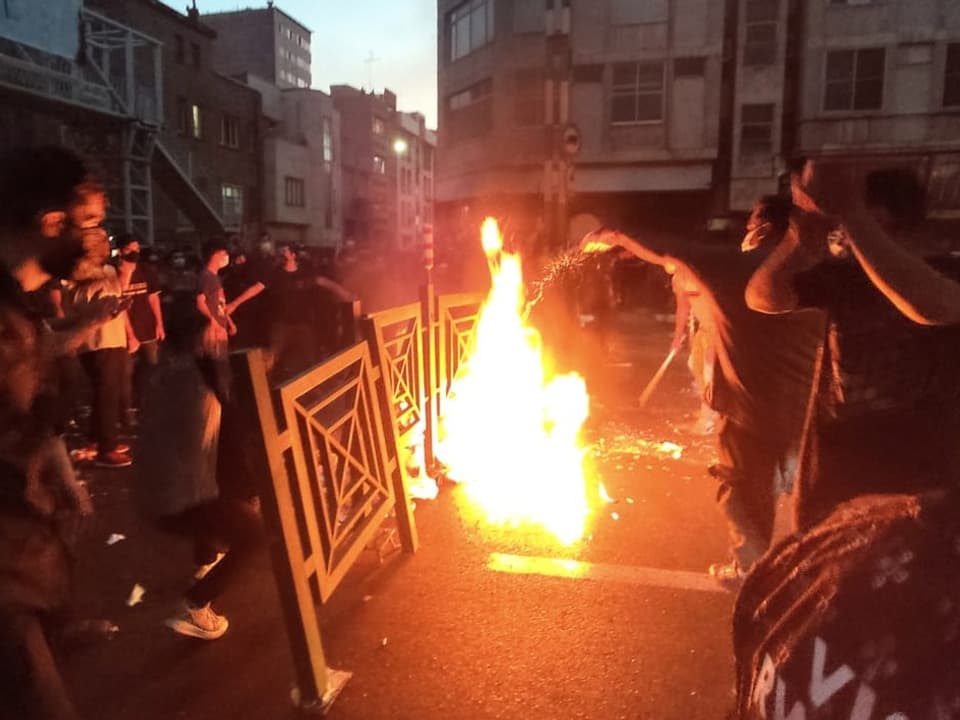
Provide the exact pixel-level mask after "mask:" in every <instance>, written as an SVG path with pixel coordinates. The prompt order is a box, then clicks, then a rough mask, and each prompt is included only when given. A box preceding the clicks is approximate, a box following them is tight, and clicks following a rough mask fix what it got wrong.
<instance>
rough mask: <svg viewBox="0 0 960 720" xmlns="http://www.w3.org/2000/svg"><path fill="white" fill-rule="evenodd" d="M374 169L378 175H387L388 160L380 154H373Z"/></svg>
mask: <svg viewBox="0 0 960 720" xmlns="http://www.w3.org/2000/svg"><path fill="white" fill-rule="evenodd" d="M373 171H374V172H375V173H376V174H377V175H386V174H387V161H386V160H384V159H383V158H382V157H380V156H379V155H374V156H373Z"/></svg>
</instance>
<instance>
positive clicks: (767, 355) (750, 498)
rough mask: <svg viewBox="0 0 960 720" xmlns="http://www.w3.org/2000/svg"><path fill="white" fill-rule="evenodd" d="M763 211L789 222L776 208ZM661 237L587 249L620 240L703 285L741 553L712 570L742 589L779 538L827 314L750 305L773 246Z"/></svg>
mask: <svg viewBox="0 0 960 720" xmlns="http://www.w3.org/2000/svg"><path fill="white" fill-rule="evenodd" d="M763 212H764V213H767V214H768V215H770V216H771V222H781V225H782V221H780V220H779V219H778V216H779V215H781V214H782V213H778V212H777V209H776V207H770V208H769V209H764V210H763ZM762 214H763V213H758V215H762ZM657 244H659V243H657V242H656V241H650V240H645V239H634V238H630V237H627V236H624V235H622V234H620V233H615V232H611V231H601V232H600V233H593V234H591V235H588V236H587V238H585V239H584V246H583V247H584V249H585V250H588V251H589V250H591V249H593V248H595V247H596V248H598V249H600V248H603V247H607V246H610V245H620V246H622V247H623V248H625V249H627V250H629V251H630V252H632V253H633V254H635V255H637V256H638V257H640V258H641V259H643V260H645V261H647V262H650V263H653V264H658V265H661V266H667V267H668V268H669V269H670V270H671V271H673V272H674V273H680V272H682V273H683V274H684V276H685V277H686V278H687V279H688V282H690V283H693V284H694V285H695V286H696V288H697V294H696V303H697V307H696V308H695V310H694V312H696V313H698V314H699V316H700V317H702V318H703V319H704V320H705V322H703V327H704V328H705V329H706V331H707V332H709V334H710V337H709V343H710V346H711V347H712V348H713V354H712V364H713V367H712V368H710V369H709V371H708V372H706V373H705V375H707V377H708V378H709V384H708V385H707V387H706V388H705V389H704V398H703V399H704V402H705V403H706V404H707V405H708V406H709V407H710V408H711V409H712V410H714V411H716V413H717V414H718V416H719V420H718V422H717V427H716V431H717V449H718V455H719V460H718V462H717V463H716V464H715V465H713V466H712V467H711V468H710V473H711V475H713V476H714V477H715V478H716V479H717V481H718V490H717V502H718V504H719V506H720V508H721V510H722V512H723V513H724V515H725V516H726V519H727V522H728V525H729V528H730V549H731V553H732V556H733V558H732V561H730V562H728V563H715V564H714V565H711V567H710V574H711V575H712V576H713V577H714V578H716V579H717V581H718V582H719V583H720V584H721V585H723V586H725V587H728V588H730V589H733V588H735V587H737V586H738V585H739V584H740V583H741V582H742V580H743V578H744V576H745V575H746V573H747V572H748V571H749V570H750V568H751V567H752V566H753V564H754V563H755V562H756V561H757V559H758V558H759V557H760V556H762V555H763V553H764V552H765V551H766V549H767V547H768V546H769V544H770V540H771V537H772V533H773V525H774V518H775V514H776V503H775V499H776V494H775V482H776V479H777V476H778V473H782V472H783V468H784V466H785V465H787V462H788V460H789V458H790V456H791V455H792V454H793V453H794V452H795V451H796V449H797V447H798V446H799V444H800V437H801V435H802V431H803V425H804V420H805V417H806V408H807V404H808V398H809V395H810V387H811V384H812V382H813V375H814V368H815V364H816V358H817V352H818V344H819V342H820V338H821V335H822V327H823V320H822V318H821V317H820V316H819V315H818V314H816V313H810V314H803V315H798V316H793V317H790V318H774V317H770V316H764V315H763V314H760V313H756V312H752V311H751V310H750V309H749V308H747V306H746V303H745V302H744V297H743V293H744V288H745V287H746V284H747V281H748V280H749V279H750V277H751V276H752V275H753V273H754V271H755V270H756V268H757V267H758V266H759V265H760V264H761V262H762V261H763V258H764V256H765V255H766V253H767V252H768V251H769V247H770V246H767V247H764V248H761V249H758V250H755V251H753V252H747V253H744V252H741V251H740V249H739V248H730V247H720V248H716V247H704V246H698V245H693V244H690V245H685V246H684V245H679V244H677V243H674V247H672V248H671V250H670V252H669V254H668V253H666V252H662V251H658V250H657V249H655V246H656V245H657ZM771 321H773V322H771Z"/></svg>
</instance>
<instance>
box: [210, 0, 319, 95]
mask: <svg viewBox="0 0 960 720" xmlns="http://www.w3.org/2000/svg"><path fill="white" fill-rule="evenodd" d="M203 22H204V23H205V24H207V25H209V26H210V27H212V28H213V29H214V30H216V31H217V32H218V33H221V34H222V35H224V36H226V37H229V42H221V43H217V44H216V46H215V47H214V65H215V66H216V67H217V68H218V69H219V70H220V71H221V72H223V73H224V74H226V75H231V76H233V75H240V74H244V73H251V74H253V75H257V76H259V77H262V78H266V79H267V80H269V81H270V82H272V83H274V84H275V85H278V86H279V87H282V88H308V87H310V30H309V29H308V28H307V27H305V26H304V25H303V24H301V23H299V22H297V21H296V20H295V19H293V18H292V17H290V16H289V15H287V14H286V13H285V12H283V11H282V10H280V9H279V8H276V7H274V6H273V3H272V2H268V3H267V7H265V8H260V9H248V10H237V11H235V12H222V13H210V14H204V15H203Z"/></svg>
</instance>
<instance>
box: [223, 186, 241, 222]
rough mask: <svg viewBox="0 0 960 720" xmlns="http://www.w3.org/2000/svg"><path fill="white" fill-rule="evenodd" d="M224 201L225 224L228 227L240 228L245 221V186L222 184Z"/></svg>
mask: <svg viewBox="0 0 960 720" xmlns="http://www.w3.org/2000/svg"><path fill="white" fill-rule="evenodd" d="M220 197H221V200H222V203H223V224H224V226H226V227H228V228H239V227H240V224H241V223H242V222H243V188H241V187H240V186H239V185H228V184H226V183H224V184H223V185H221V186H220Z"/></svg>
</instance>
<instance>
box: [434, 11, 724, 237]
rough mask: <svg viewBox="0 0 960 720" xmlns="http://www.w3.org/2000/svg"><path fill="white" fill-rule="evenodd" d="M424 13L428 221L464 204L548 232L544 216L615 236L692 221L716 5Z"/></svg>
mask: <svg viewBox="0 0 960 720" xmlns="http://www.w3.org/2000/svg"><path fill="white" fill-rule="evenodd" d="M438 10H439V12H438V22H439V27H438V31H439V38H440V42H439V58H438V67H439V96H440V123H439V133H438V135H439V150H438V153H439V156H438V165H437V212H438V223H439V222H440V218H439V216H440V214H441V213H442V214H443V217H444V219H445V220H447V222H448V223H450V222H453V221H454V219H455V218H461V217H464V211H465V209H466V208H468V207H469V208H471V210H474V209H475V210H477V211H478V212H479V213H486V212H491V211H492V212H497V213H501V214H506V215H508V216H511V219H512V220H513V224H514V226H515V227H516V226H517V225H520V224H523V223H524V222H525V223H526V224H527V225H528V227H531V228H533V227H536V226H537V224H538V221H545V223H546V225H547V227H548V228H549V227H551V221H552V218H551V215H553V214H554V213H555V212H557V211H559V212H560V213H562V214H573V213H576V212H593V213H597V214H601V215H604V216H605V217H606V218H607V219H608V221H610V222H618V223H620V224H623V225H628V226H630V225H635V224H637V223H640V222H644V223H647V224H651V223H655V224H666V225H671V224H677V223H678V222H689V221H690V220H691V219H696V218H705V217H706V215H707V213H708V212H709V209H710V207H711V192H712V189H713V175H714V165H715V163H716V162H717V159H718V153H719V146H720V115H721V113H720V109H721V107H720V106H721V86H722V83H721V75H722V72H723V63H722V60H723V58H722V52H723V42H724V36H723V28H724V16H725V13H726V7H725V3H724V2H717V1H716V0H646V1H645V2H636V0H579V1H578V0H573V2H569V1H567V0H562V1H561V0H557V1H556V2H547V3H544V2H543V1H542V0H512V1H507V0H439V2H438ZM468 215H469V216H472V215H473V213H472V212H471V213H468ZM471 222H472V220H471ZM447 227H448V230H447V231H448V232H449V231H450V230H449V225H447ZM553 231H554V232H553V234H554V235H555V236H556V235H557V234H558V232H561V231H559V230H558V228H557V226H555V225H554V226H553Z"/></svg>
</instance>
